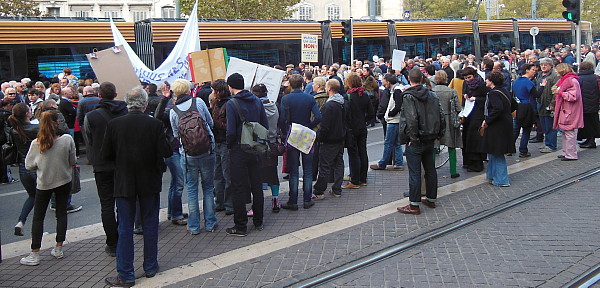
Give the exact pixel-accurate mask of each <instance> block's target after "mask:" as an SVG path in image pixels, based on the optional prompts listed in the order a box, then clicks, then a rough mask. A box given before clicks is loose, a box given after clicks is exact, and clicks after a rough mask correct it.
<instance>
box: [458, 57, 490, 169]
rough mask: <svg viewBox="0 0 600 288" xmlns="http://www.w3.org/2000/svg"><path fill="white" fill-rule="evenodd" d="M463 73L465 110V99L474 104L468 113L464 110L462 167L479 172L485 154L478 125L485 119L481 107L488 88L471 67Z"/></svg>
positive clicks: (483, 104)
mask: <svg viewBox="0 0 600 288" xmlns="http://www.w3.org/2000/svg"><path fill="white" fill-rule="evenodd" d="M463 75H464V78H465V82H466V85H464V86H463V95H464V96H463V98H464V101H465V105H464V106H465V110H466V106H467V105H466V103H467V101H468V102H470V103H471V104H474V105H473V110H472V111H471V112H470V113H468V114H467V113H466V112H464V114H467V115H465V116H464V121H463V134H462V140H463V141H462V142H463V150H462V151H463V168H466V169H467V171H469V172H481V171H483V160H484V159H485V157H486V155H485V151H484V149H483V137H482V136H481V135H479V127H481V122H483V120H485V117H484V116H483V108H484V106H485V99H486V95H487V93H488V92H489V91H490V88H489V87H486V86H485V81H484V80H483V78H481V76H479V74H478V73H477V70H475V69H474V68H473V67H467V68H465V69H464V70H463Z"/></svg>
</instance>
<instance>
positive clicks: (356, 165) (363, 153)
mask: <svg viewBox="0 0 600 288" xmlns="http://www.w3.org/2000/svg"><path fill="white" fill-rule="evenodd" d="M345 86H346V91H347V93H348V96H347V97H348V98H347V99H348V100H349V102H350V111H351V112H350V113H351V115H352V120H351V123H349V127H350V130H351V131H350V132H349V133H351V135H352V136H351V137H350V139H351V141H350V142H351V143H346V146H347V148H348V162H349V163H350V177H351V180H350V182H349V183H348V184H346V185H344V186H342V188H344V189H358V188H360V186H364V185H367V170H368V169H369V156H368V155H367V125H366V123H367V122H369V121H371V119H373V118H374V117H375V112H374V110H373V105H371V99H369V97H368V96H367V94H366V93H364V92H365V87H363V86H362V82H361V80H360V76H359V75H358V74H356V73H350V74H348V77H346V80H345Z"/></svg>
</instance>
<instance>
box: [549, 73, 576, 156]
mask: <svg viewBox="0 0 600 288" xmlns="http://www.w3.org/2000/svg"><path fill="white" fill-rule="evenodd" d="M556 73H557V74H558V76H559V77H561V78H560V80H558V82H556V85H555V86H556V87H553V88H552V93H554V95H556V96H555V99H554V100H555V102H556V106H554V111H555V114H554V127H553V128H554V129H561V130H562V131H563V133H562V138H563V141H562V146H563V149H562V150H563V153H562V154H561V155H559V156H558V158H560V160H562V161H573V160H577V159H578V158H577V129H580V128H583V123H584V122H583V101H582V98H581V88H580V86H579V82H578V81H577V79H578V78H579V77H578V76H577V74H575V73H573V69H572V68H571V66H569V64H566V63H561V64H558V65H556Z"/></svg>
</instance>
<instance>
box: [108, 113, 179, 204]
mask: <svg viewBox="0 0 600 288" xmlns="http://www.w3.org/2000/svg"><path fill="white" fill-rule="evenodd" d="M172 154H173V152H172V151H171V146H170V145H169V143H168V142H167V138H166V136H165V131H164V129H163V124H162V122H161V121H160V120H157V119H155V118H152V117H150V116H148V115H146V114H144V113H143V112H141V111H130V112H129V113H128V114H127V115H125V116H122V117H118V118H115V119H113V120H111V121H110V122H108V126H107V127H106V135H105V137H104V142H103V144H102V156H103V157H104V159H105V160H109V161H114V162H115V194H114V196H115V197H134V196H136V195H142V196H148V195H154V194H157V193H160V190H161V188H162V173H163V172H164V171H165V168H166V166H165V163H164V160H163V158H166V157H169V156H171V155H172Z"/></svg>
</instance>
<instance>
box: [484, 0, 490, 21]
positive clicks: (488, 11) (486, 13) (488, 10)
mask: <svg viewBox="0 0 600 288" xmlns="http://www.w3.org/2000/svg"><path fill="white" fill-rule="evenodd" d="M485 17H486V19H487V20H490V0H485Z"/></svg>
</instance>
